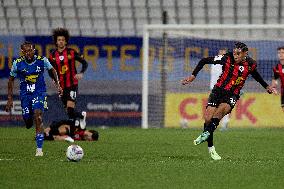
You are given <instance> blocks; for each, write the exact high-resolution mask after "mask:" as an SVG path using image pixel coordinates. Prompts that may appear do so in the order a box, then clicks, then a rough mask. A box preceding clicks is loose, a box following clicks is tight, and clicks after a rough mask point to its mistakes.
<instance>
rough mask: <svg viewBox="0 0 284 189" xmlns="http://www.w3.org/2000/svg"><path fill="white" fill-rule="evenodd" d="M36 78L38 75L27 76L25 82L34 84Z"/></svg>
mask: <svg viewBox="0 0 284 189" xmlns="http://www.w3.org/2000/svg"><path fill="white" fill-rule="evenodd" d="M37 78H38V75H27V76H26V78H25V80H26V81H28V82H32V83H35V82H36V80H37Z"/></svg>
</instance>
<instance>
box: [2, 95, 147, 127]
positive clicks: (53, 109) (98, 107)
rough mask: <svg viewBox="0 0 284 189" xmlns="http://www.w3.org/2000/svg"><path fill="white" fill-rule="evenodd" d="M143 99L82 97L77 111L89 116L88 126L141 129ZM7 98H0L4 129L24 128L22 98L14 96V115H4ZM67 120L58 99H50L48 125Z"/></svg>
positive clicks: (128, 96) (137, 96) (108, 96)
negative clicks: (17, 126) (10, 127)
mask: <svg viewBox="0 0 284 189" xmlns="http://www.w3.org/2000/svg"><path fill="white" fill-rule="evenodd" d="M141 101H142V100H141V95H81V96H79V97H78V101H77V104H76V106H77V107H76V108H77V110H78V111H86V112H87V125H88V126H132V127H133V126H137V127H139V126H141ZM6 102H7V101H6V96H4V95H0V125H1V126H5V125H6V126H11V125H21V126H22V125H24V122H23V121H22V116H21V115H22V108H21V102H20V100H19V96H14V108H13V109H12V111H11V113H7V112H5V111H4V109H5V105H6ZM61 119H67V115H66V112H65V110H64V108H63V105H62V103H61V101H60V99H59V98H58V96H57V95H52V96H48V111H47V112H45V113H44V123H45V125H48V124H50V123H51V122H52V121H58V120H61Z"/></svg>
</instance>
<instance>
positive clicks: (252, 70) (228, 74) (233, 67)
mask: <svg viewBox="0 0 284 189" xmlns="http://www.w3.org/2000/svg"><path fill="white" fill-rule="evenodd" d="M205 64H221V65H222V73H221V75H220V77H219V79H218V80H217V83H216V84H215V86H214V87H218V88H221V89H224V90H226V91H228V92H232V93H233V94H236V95H239V93H240V90H241V89H242V88H243V86H244V84H245V81H246V79H247V78H248V76H249V75H250V74H251V75H252V77H253V78H254V79H255V80H256V81H257V82H259V83H260V84H261V85H262V86H263V87H264V88H266V87H267V86H268V84H267V83H266V82H265V81H264V80H263V78H262V77H261V76H260V75H259V73H258V72H257V69H256V67H257V64H256V61H255V60H253V59H252V58H250V57H246V60H245V61H242V62H241V63H236V62H235V60H234V57H233V53H227V54H225V55H219V56H215V57H208V58H203V59H201V60H200V62H199V63H198V65H197V66H196V68H195V69H194V71H193V73H192V75H194V76H196V75H197V73H198V72H199V71H200V70H201V69H202V68H203V66H204V65H205Z"/></svg>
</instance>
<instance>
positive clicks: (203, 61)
mask: <svg viewBox="0 0 284 189" xmlns="http://www.w3.org/2000/svg"><path fill="white" fill-rule="evenodd" d="M213 62H214V57H207V58H202V59H201V60H200V61H199V62H198V64H197V65H196V67H195V68H194V70H193V72H192V75H191V76H189V77H186V78H184V79H183V80H181V83H182V84H183V85H186V84H189V83H191V82H192V81H193V80H194V79H195V78H196V76H197V74H198V72H199V71H200V70H201V69H202V68H203V66H204V65H205V64H212V63H213Z"/></svg>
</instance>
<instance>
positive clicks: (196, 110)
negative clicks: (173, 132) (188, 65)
mask: <svg viewBox="0 0 284 189" xmlns="http://www.w3.org/2000/svg"><path fill="white" fill-rule="evenodd" d="M207 98H208V94H205V93H191V94H167V96H166V115H165V124H166V127H180V126H181V123H182V122H183V123H184V122H187V124H188V126H189V127H196V128H202V127H203V123H204V120H203V116H204V112H205V107H206V104H207ZM283 117H284V112H282V109H281V106H280V96H275V95H269V94H267V93H245V94H244V95H243V96H242V97H241V98H240V100H239V101H238V102H237V104H236V106H235V108H234V109H233V111H232V112H231V114H230V118H231V119H230V127H284V119H283Z"/></svg>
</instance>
